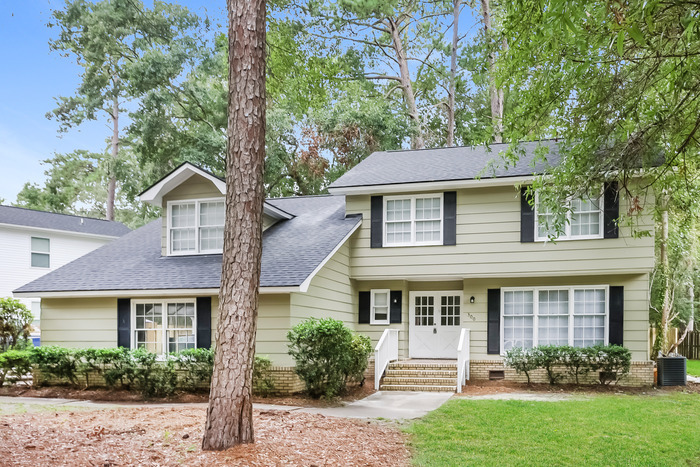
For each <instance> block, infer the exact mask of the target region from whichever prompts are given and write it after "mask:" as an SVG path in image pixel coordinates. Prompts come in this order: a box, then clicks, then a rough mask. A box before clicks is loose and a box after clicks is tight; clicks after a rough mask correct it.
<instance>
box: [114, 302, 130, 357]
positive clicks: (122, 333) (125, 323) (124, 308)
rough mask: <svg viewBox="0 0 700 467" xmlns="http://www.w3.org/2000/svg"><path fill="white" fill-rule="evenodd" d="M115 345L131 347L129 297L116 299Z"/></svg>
mask: <svg viewBox="0 0 700 467" xmlns="http://www.w3.org/2000/svg"><path fill="white" fill-rule="evenodd" d="M117 347H126V348H127V349H130V348H131V299H130V298H118V299H117Z"/></svg>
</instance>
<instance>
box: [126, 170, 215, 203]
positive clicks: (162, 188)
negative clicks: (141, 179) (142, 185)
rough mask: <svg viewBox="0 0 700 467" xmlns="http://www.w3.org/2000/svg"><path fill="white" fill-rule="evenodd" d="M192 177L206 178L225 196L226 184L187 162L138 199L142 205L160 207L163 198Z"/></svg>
mask: <svg viewBox="0 0 700 467" xmlns="http://www.w3.org/2000/svg"><path fill="white" fill-rule="evenodd" d="M193 175H200V176H202V177H204V178H206V179H207V180H209V181H210V182H212V183H213V184H214V186H215V187H216V189H217V190H219V192H220V193H221V194H222V195H224V194H226V182H224V181H223V180H220V179H219V178H218V177H215V176H213V175H212V174H210V173H207V172H205V171H203V170H202V169H200V168H199V167H196V166H194V165H192V164H190V163H189V162H187V163H185V164H183V165H182V166H180V168H178V169H175V170H174V171H172V172H171V173H170V174H169V175H167V176H166V177H165V178H163V179H162V180H161V181H159V182H158V183H156V184H155V185H153V186H152V187H151V188H149V189H148V190H146V191H144V192H143V193H141V195H140V196H139V199H140V200H141V201H143V202H144V203H149V204H152V205H153V206H158V207H160V206H161V205H162V204H163V196H165V195H166V194H168V193H169V192H170V191H172V190H173V189H175V188H176V187H178V186H179V185H181V184H182V183H184V182H185V181H187V180H188V179H189V178H190V177H192V176H193Z"/></svg>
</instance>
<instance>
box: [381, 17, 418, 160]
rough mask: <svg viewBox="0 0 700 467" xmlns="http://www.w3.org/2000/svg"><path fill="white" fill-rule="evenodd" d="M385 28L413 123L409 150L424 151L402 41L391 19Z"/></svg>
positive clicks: (414, 97)
mask: <svg viewBox="0 0 700 467" xmlns="http://www.w3.org/2000/svg"><path fill="white" fill-rule="evenodd" d="M386 26H387V27H388V28H389V31H390V33H391V40H392V43H393V45H394V51H395V52H396V62H397V63H398V64H399V78H400V83H401V90H402V91H403V97H404V100H405V101H406V107H408V117H409V118H410V119H411V120H412V121H413V126H414V130H415V134H414V135H413V136H412V137H411V149H424V148H425V139H424V138H423V126H422V125H421V121H420V113H419V112H418V106H417V105H416V93H415V92H414V90H413V84H412V83H411V72H410V70H409V68H408V57H407V56H406V51H405V50H404V47H403V41H402V40H401V35H400V33H399V26H398V25H397V24H396V22H395V21H394V20H393V19H391V18H390V19H388V20H387V21H386Z"/></svg>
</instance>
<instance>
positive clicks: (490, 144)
mask: <svg viewBox="0 0 700 467" xmlns="http://www.w3.org/2000/svg"><path fill="white" fill-rule="evenodd" d="M559 140H561V138H543V139H534V140H531V141H518V143H541V142H544V141H554V142H555V143H556V142H559ZM505 144H508V145H510V144H513V143H511V142H507V143H489V144H471V145H462V146H438V147H434V148H420V149H387V150H386V151H377V153H382V152H418V151H439V150H441V149H464V148H470V149H474V148H477V147H491V146H502V145H505Z"/></svg>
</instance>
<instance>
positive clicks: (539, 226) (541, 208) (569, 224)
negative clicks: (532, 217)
mask: <svg viewBox="0 0 700 467" xmlns="http://www.w3.org/2000/svg"><path fill="white" fill-rule="evenodd" d="M535 206H536V216H537V217H536V219H537V223H536V225H535V230H536V232H535V233H536V236H537V240H548V239H549V238H550V237H552V236H556V230H555V229H554V215H553V214H552V211H551V210H550V209H549V208H548V207H547V206H545V205H543V204H542V203H540V202H539V200H538V199H537V200H536V202H535ZM567 207H569V208H570V210H569V211H568V212H567V214H566V219H565V221H564V232H563V233H562V234H561V235H559V236H558V237H557V240H571V239H587V238H603V200H602V197H599V198H577V199H572V200H570V201H568V202H567Z"/></svg>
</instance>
